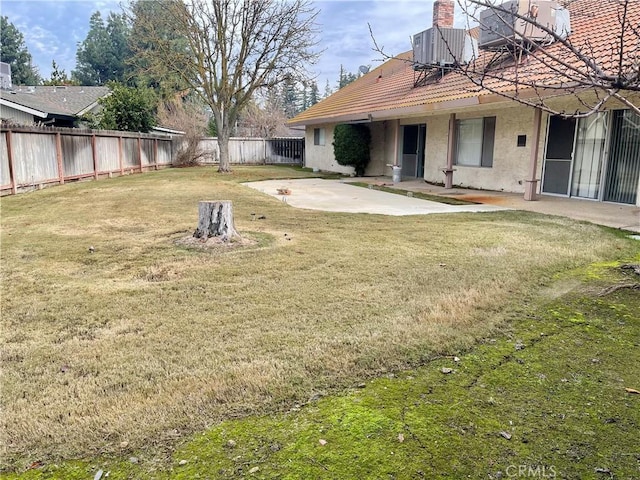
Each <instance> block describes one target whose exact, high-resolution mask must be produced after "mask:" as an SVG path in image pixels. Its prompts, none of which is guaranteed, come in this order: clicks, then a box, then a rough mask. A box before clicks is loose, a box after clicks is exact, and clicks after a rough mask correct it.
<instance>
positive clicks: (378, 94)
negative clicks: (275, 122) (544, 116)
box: [289, 0, 640, 125]
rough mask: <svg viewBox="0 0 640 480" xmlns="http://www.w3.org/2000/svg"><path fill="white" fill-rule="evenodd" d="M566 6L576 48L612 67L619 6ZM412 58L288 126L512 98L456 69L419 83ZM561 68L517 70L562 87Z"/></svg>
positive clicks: (634, 14) (639, 16)
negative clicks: (481, 86)
mask: <svg viewBox="0 0 640 480" xmlns="http://www.w3.org/2000/svg"><path fill="white" fill-rule="evenodd" d="M568 8H569V11H570V14H571V30H572V32H571V36H570V40H571V43H572V44H573V45H574V46H576V47H577V48H578V49H583V50H584V52H585V53H586V54H587V55H589V56H593V57H594V58H595V59H596V62H597V63H599V64H600V65H602V66H604V67H605V69H606V67H607V66H610V65H613V64H614V62H615V61H616V57H615V51H616V42H619V41H620V30H621V28H620V23H619V17H618V14H619V12H618V8H619V4H618V3H617V2H615V1H612V0H609V1H604V2H596V1H593V0H575V1H573V2H571V3H570V4H569V7H568ZM628 19H629V25H640V1H634V2H630V3H629V5H628ZM471 34H472V36H477V34H478V31H477V29H472V31H471ZM627 35H628V38H627V41H628V43H627V44H631V43H633V42H635V43H637V40H638V39H637V34H636V36H633V35H634V32H633V31H631V29H628V31H627ZM635 43H633V44H635ZM544 48H545V51H547V52H548V53H549V54H550V55H556V56H557V57H558V60H563V61H570V62H575V63H577V60H576V58H575V56H574V57H573V58H569V57H567V56H566V54H565V53H563V52H564V51H563V49H562V45H560V44H559V43H556V44H552V45H550V46H546V47H544ZM493 56H494V53H493V52H481V53H480V55H479V58H478V60H476V65H478V64H480V65H482V64H483V63H486V62H487V61H489V60H490V59H491V58H492V57H493ZM412 59H413V53H412V51H408V52H405V53H402V54H400V55H398V56H396V57H395V58H392V59H390V60H388V61H387V62H385V63H384V64H382V65H380V66H379V67H377V68H375V69H374V70H372V71H370V72H369V73H367V74H366V75H363V76H362V77H360V78H359V79H357V80H356V81H355V82H353V83H351V84H349V85H347V86H345V87H343V88H341V89H340V90H338V91H337V92H336V93H334V94H333V95H331V96H329V97H328V98H326V99H324V100H322V101H321V102H319V103H317V104H315V105H313V106H312V107H311V108H309V109H308V110H305V111H304V112H302V113H301V114H299V115H297V116H296V117H294V118H293V119H291V120H290V121H289V125H313V124H320V123H334V122H350V121H358V120H362V121H366V120H383V119H391V118H401V117H402V116H410V115H417V114H426V113H429V112H433V111H441V110H455V109H459V108H463V107H465V106H472V105H479V104H484V103H493V102H508V101H510V100H509V99H507V98H505V97H502V96H499V95H497V94H496V93H492V92H490V91H489V90H486V89H481V88H480V87H478V86H476V85H474V84H473V82H471V80H469V78H467V77H465V76H464V75H462V74H460V73H458V72H455V71H454V72H449V73H446V74H445V75H444V76H442V77H441V78H434V79H433V80H432V81H430V82H429V83H428V84H426V85H424V86H418V87H415V86H414V84H415V80H416V76H417V73H416V72H415V71H414V69H413V62H412ZM558 65H561V64H560V63H559V64H558ZM501 68H502V72H503V73H506V74H507V75H508V74H509V70H510V69H511V70H512V71H513V72H515V69H514V68H513V66H512V65H511V66H510V65H509V64H506V65H505V64H503V65H501ZM562 70H565V71H566V69H565V67H562V66H560V67H557V68H555V70H554V69H552V68H551V66H546V67H545V66H544V65H542V64H541V63H540V61H538V60H535V59H534V58H533V56H530V57H529V58H528V59H527V62H524V63H520V64H519V65H518V69H517V72H518V75H519V76H520V77H519V78H526V79H527V81H528V82H531V81H534V82H536V83H542V84H545V85H551V84H556V85H558V84H559V82H565V83H567V78H568V76H565V77H564V78H563V75H562ZM486 82H490V84H491V88H492V90H494V91H499V92H503V93H508V92H510V91H514V90H515V89H516V86H515V84H514V83H513V82H512V81H505V80H501V79H497V78H496V79H494V78H487V79H486ZM485 84H487V85H488V84H489V83H485ZM554 94H558V92H557V91H556V92H554Z"/></svg>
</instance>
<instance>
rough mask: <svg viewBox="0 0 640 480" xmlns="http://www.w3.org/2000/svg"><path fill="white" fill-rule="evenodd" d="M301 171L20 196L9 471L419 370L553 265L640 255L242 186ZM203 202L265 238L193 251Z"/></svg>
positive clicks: (9, 273)
mask: <svg viewBox="0 0 640 480" xmlns="http://www.w3.org/2000/svg"><path fill="white" fill-rule="evenodd" d="M303 175H305V174H304V173H303V172H300V171H294V170H289V169H283V168H238V169H237V172H236V173H234V174H232V175H217V174H215V173H214V172H213V169H211V168H199V169H180V170H166V171H162V172H156V173H151V174H147V175H139V176H132V177H124V178H118V179H112V180H108V181H102V182H95V183H86V184H79V185H68V186H63V187H57V188H54V189H48V190H44V191H40V192H35V193H31V194H26V195H21V196H17V197H11V198H3V199H2V223H3V225H2V227H3V228H2V290H3V299H2V303H3V305H2V308H3V312H2V322H3V328H2V342H3V349H2V357H1V360H2V404H3V431H4V433H5V435H6V438H5V445H6V449H7V450H6V455H5V456H4V458H5V460H6V462H7V463H8V464H12V465H14V466H16V465H23V464H25V463H27V462H28V461H33V460H36V459H44V458H61V457H62V458H73V457H77V456H81V457H89V456H93V455H96V454H102V453H105V452H106V453H109V452H120V445H121V444H123V442H126V445H127V449H135V450H139V449H146V448H150V449H152V450H154V451H157V449H158V448H161V447H163V446H167V445H169V446H170V445H173V442H175V440H176V438H181V437H182V436H183V435H184V434H185V433H187V432H193V431H195V430H198V429H203V428H206V427H207V426H210V425H212V424H215V423H216V422H218V421H219V420H221V419H224V418H228V417H230V416H233V415H239V414H245V413H247V412H259V411H272V410H274V409H278V408H282V407H284V406H287V405H291V404H292V403H293V402H296V401H302V400H305V399H307V398H309V397H310V396H311V395H312V394H313V393H314V392H316V391H320V390H325V391H328V390H331V389H336V388H340V387H343V386H345V385H350V384H353V383H356V382H359V381H361V379H363V378H365V377H369V376H372V375H376V374H379V373H380V372H384V371H388V370H389V369H398V368H402V367H406V366H409V365H416V364H419V363H421V362H423V361H424V360H425V359H428V358H431V357H433V356H434V355H437V354H441V353H444V352H450V351H453V350H454V349H457V348H461V347H466V346H469V345H471V344H472V343H473V342H474V341H475V340H476V339H477V338H479V337H481V336H484V335H486V334H487V333H488V332H490V331H491V330H492V329H494V328H496V326H498V325H500V324H501V322H502V321H503V320H504V318H505V316H507V315H509V314H510V313H509V312H510V310H509V308H507V307H513V306H514V305H517V304H518V303H519V302H521V301H523V300H526V299H527V298H528V297H529V296H530V295H532V294H533V293H534V292H535V291H536V290H537V289H538V287H540V286H541V285H543V284H544V283H545V282H546V281H547V280H548V279H549V278H550V277H551V276H552V275H553V274H554V272H557V271H560V270H563V269H567V268H573V267H575V266H578V265H584V264H586V263H589V262H594V261H599V260H601V259H604V258H610V257H611V256H620V257H622V256H624V255H628V253H629V252H630V251H631V250H632V249H633V248H634V247H635V245H633V243H632V242H631V241H628V240H626V239H623V238H621V237H619V236H616V235H614V234H612V233H610V232H609V231H606V230H604V229H600V228H597V227H595V226H592V225H586V224H580V223H576V222H573V221H570V220H564V219H558V218H547V217H543V216H539V215H534V214H525V213H522V212H499V213H487V214H455V215H433V216H415V217H383V216H377V215H355V214H335V213H323V212H315V211H305V210H296V209H295V208H292V207H290V206H288V205H286V204H283V203H282V202H280V201H278V200H276V199H274V198H272V197H270V196H267V195H264V194H261V193H259V192H256V191H254V190H251V189H249V188H246V187H243V186H241V185H239V184H238V183H239V182H241V181H247V180H252V179H254V180H261V179H264V178H278V177H285V176H286V177H290V176H303ZM203 198H207V199H210V198H229V199H231V200H233V202H234V211H235V214H236V226H237V228H238V230H239V231H240V232H241V234H245V233H246V234H247V236H248V237H249V238H253V239H254V240H255V241H256V244H255V245H247V246H243V247H242V248H235V249H231V250H222V249H212V250H196V249H192V248H186V247H184V246H179V245H176V243H175V242H176V240H178V239H180V238H182V237H184V236H185V232H189V231H192V230H193V228H194V227H195V225H196V224H197V202H198V200H201V199H203ZM252 214H255V215H252ZM258 216H263V217H266V218H264V219H262V220H256V219H255V218H256V217H258ZM284 234H287V238H291V239H292V240H290V241H288V240H287V241H285V240H283V239H284V238H285V237H284ZM89 246H94V248H95V252H94V253H90V252H89V251H88V247H89ZM612 252H614V253H612Z"/></svg>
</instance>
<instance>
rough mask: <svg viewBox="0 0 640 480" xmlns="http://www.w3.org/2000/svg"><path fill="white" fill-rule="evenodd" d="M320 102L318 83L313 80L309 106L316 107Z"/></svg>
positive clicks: (310, 88)
mask: <svg viewBox="0 0 640 480" xmlns="http://www.w3.org/2000/svg"><path fill="white" fill-rule="evenodd" d="M319 101H320V94H319V93H318V83H317V82H316V81H315V80H313V81H312V82H311V86H310V87H309V106H310V107H311V106H312V105H315V104H316V103H318V102H319Z"/></svg>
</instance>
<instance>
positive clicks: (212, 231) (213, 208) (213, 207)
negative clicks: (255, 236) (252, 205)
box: [193, 200, 240, 242]
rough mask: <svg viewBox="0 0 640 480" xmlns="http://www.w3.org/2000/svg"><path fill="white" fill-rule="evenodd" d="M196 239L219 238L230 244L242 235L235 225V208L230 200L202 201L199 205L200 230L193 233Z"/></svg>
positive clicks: (197, 229)
mask: <svg viewBox="0 0 640 480" xmlns="http://www.w3.org/2000/svg"><path fill="white" fill-rule="evenodd" d="M193 236H194V237H195V238H200V239H204V240H205V241H206V240H208V239H209V238H211V237H217V238H219V239H220V240H222V241H223V242H228V241H230V240H231V239H233V238H234V237H239V236H240V235H239V234H238V232H237V231H236V227H235V226H234V224H233V206H232V205H231V202H230V201H228V200H217V201H201V202H199V203H198V228H196V231H195V232H193Z"/></svg>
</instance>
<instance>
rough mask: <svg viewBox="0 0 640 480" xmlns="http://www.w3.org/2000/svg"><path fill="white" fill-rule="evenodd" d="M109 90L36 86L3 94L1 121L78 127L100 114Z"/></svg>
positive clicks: (0, 99)
mask: <svg viewBox="0 0 640 480" xmlns="http://www.w3.org/2000/svg"><path fill="white" fill-rule="evenodd" d="M109 93H110V91H109V88H107V87H81V86H35V87H13V88H11V89H3V90H0V118H2V120H3V121H7V122H10V123H14V124H19V125H34V124H35V125H47V126H55V127H74V126H77V123H78V121H79V119H80V118H81V117H82V116H83V115H86V114H89V113H97V112H98V111H99V110H100V108H101V106H100V105H99V103H98V100H100V99H101V98H104V97H106V96H107V95H109Z"/></svg>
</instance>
